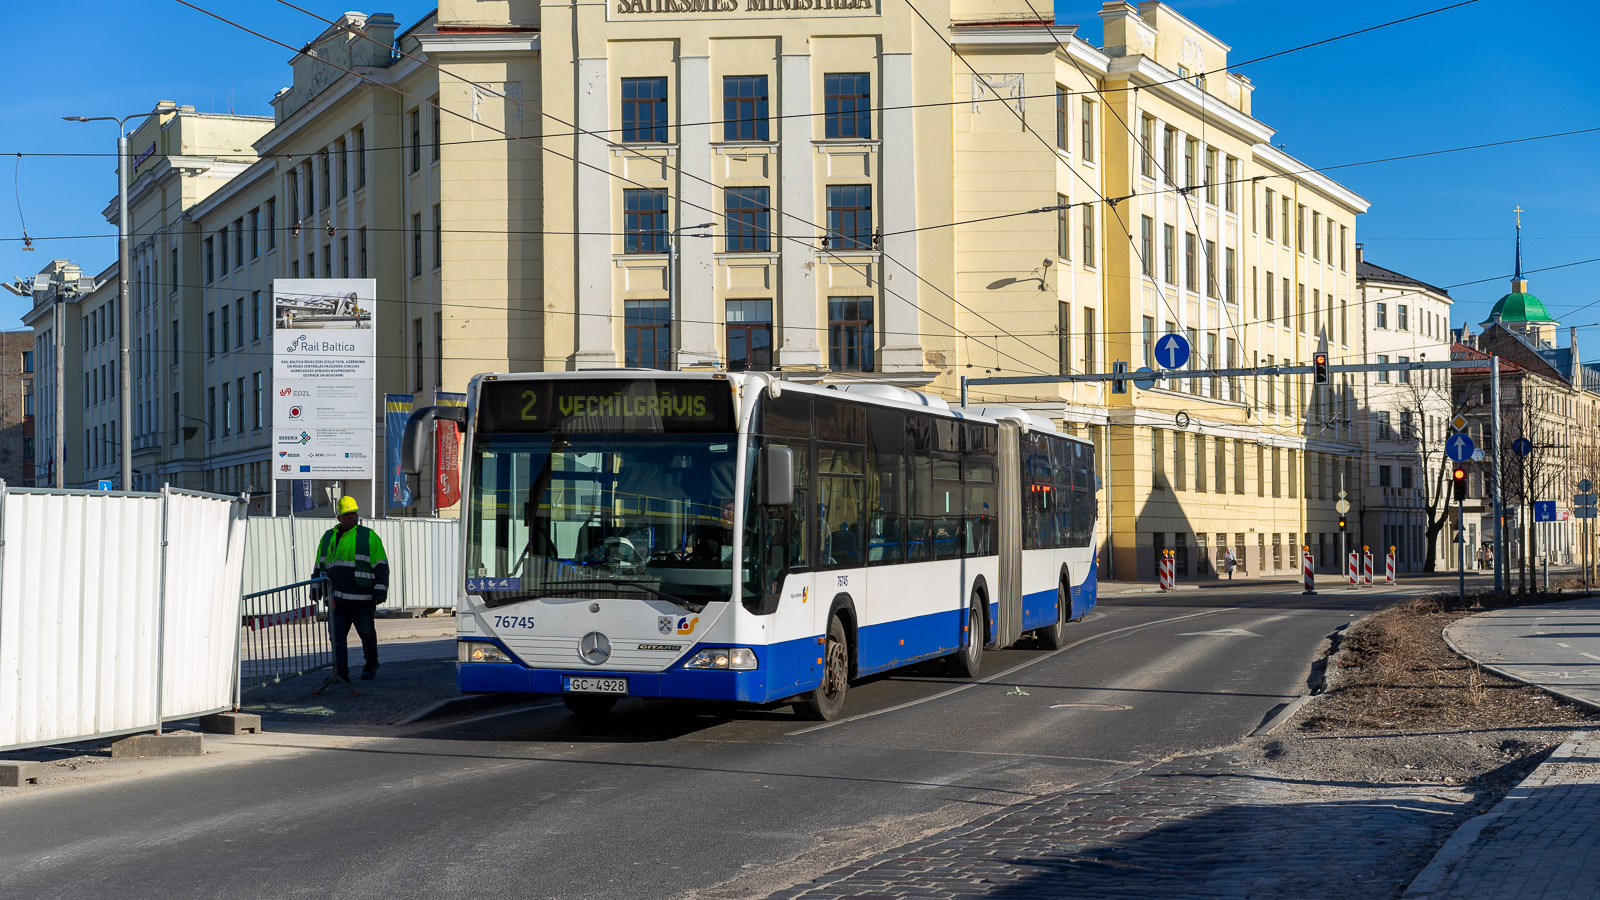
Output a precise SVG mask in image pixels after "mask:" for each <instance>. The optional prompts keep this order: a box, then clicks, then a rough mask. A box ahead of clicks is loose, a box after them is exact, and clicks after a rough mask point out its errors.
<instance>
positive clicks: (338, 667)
mask: <svg viewBox="0 0 1600 900" xmlns="http://www.w3.org/2000/svg"><path fill="white" fill-rule="evenodd" d="M377 608H378V607H377V604H375V603H360V602H357V601H354V600H340V601H338V604H337V605H336V606H334V608H333V615H331V616H329V617H328V636H329V637H330V638H331V639H332V640H333V668H334V671H336V672H338V673H339V674H340V675H344V676H347V677H348V676H349V674H350V647H349V646H348V644H347V643H346V642H347V641H348V640H349V638H350V626H351V625H354V626H355V627H356V635H357V636H359V637H360V638H361V653H362V655H363V656H365V657H366V658H367V665H369V666H375V665H377V664H378V626H377V625H376V624H375V623H374V622H373V615H374V613H375V612H376V611H377Z"/></svg>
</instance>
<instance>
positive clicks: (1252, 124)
mask: <svg viewBox="0 0 1600 900" xmlns="http://www.w3.org/2000/svg"><path fill="white" fill-rule="evenodd" d="M1109 62H1110V65H1109V67H1108V70H1107V74H1110V75H1123V76H1126V77H1127V80H1128V82H1129V84H1130V85H1132V86H1133V87H1137V88H1140V89H1141V90H1143V89H1148V90H1151V91H1154V92H1156V93H1157V95H1158V96H1161V97H1162V98H1163V99H1166V100H1168V101H1170V102H1171V103H1173V104H1175V105H1177V106H1178V107H1179V108H1180V109H1183V110H1184V111H1186V112H1188V113H1190V114H1191V115H1196V116H1203V117H1204V118H1205V119H1206V121H1207V122H1214V123H1216V124H1217V125H1218V126H1219V127H1221V128H1225V129H1229V130H1231V131H1232V132H1233V133H1234V134H1235V135H1236V136H1237V137H1240V138H1243V139H1244V140H1248V141H1250V142H1251V143H1257V144H1260V143H1265V142H1267V141H1270V140H1272V135H1273V134H1274V133H1275V132H1274V131H1273V129H1272V127H1271V126H1269V125H1267V124H1266V123H1265V122H1262V121H1261V120H1260V119H1257V118H1255V117H1253V116H1250V115H1247V114H1245V113H1243V112H1240V111H1239V110H1237V109H1234V108H1233V107H1231V106H1229V105H1228V104H1226V103H1224V102H1222V100H1220V99H1219V98H1217V97H1216V96H1214V95H1212V94H1209V93H1207V92H1205V91H1203V90H1201V89H1200V88H1198V87H1195V86H1194V84H1192V83H1190V82H1188V81H1185V80H1184V79H1182V78H1179V77H1178V74H1177V73H1176V72H1171V71H1168V70H1167V68H1166V67H1165V66H1163V65H1161V64H1160V63H1157V62H1156V61H1155V60H1153V59H1150V58H1149V57H1147V56H1118V57H1114V58H1109Z"/></svg>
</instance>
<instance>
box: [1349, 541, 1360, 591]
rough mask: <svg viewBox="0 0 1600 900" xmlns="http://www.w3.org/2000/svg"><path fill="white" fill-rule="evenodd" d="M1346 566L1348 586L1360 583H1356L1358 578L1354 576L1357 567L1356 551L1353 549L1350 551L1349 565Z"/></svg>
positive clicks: (1357, 585) (1356, 585) (1355, 585)
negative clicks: (1348, 574) (1348, 572)
mask: <svg viewBox="0 0 1600 900" xmlns="http://www.w3.org/2000/svg"><path fill="white" fill-rule="evenodd" d="M1348 568H1349V571H1350V586H1351V587H1352V588H1354V587H1359V586H1360V585H1359V584H1358V579H1357V577H1356V572H1357V569H1358V567H1357V565H1356V552H1355V551H1354V550H1351V551H1350V565H1349V567H1348Z"/></svg>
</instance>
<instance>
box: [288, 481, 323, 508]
mask: <svg viewBox="0 0 1600 900" xmlns="http://www.w3.org/2000/svg"><path fill="white" fill-rule="evenodd" d="M289 504H290V506H292V507H293V508H294V511H295V512H310V511H311V510H313V509H316V508H317V500H316V498H315V497H313V496H312V495H311V481H310V480H309V479H307V480H303V481H291V482H289Z"/></svg>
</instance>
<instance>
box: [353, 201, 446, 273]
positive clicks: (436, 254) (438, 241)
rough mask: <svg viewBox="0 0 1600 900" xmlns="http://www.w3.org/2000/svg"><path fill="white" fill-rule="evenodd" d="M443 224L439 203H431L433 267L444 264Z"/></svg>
mask: <svg viewBox="0 0 1600 900" xmlns="http://www.w3.org/2000/svg"><path fill="white" fill-rule="evenodd" d="M443 225H444V223H443V213H442V212H441V211H440V208H439V204H437V203H435V204H434V205H433V267H434V268H435V269H437V268H439V266H441V265H443V264H444V227H443ZM347 257H348V254H347Z"/></svg>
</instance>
